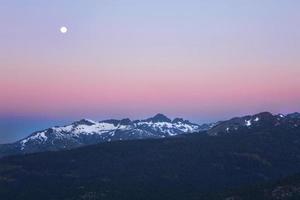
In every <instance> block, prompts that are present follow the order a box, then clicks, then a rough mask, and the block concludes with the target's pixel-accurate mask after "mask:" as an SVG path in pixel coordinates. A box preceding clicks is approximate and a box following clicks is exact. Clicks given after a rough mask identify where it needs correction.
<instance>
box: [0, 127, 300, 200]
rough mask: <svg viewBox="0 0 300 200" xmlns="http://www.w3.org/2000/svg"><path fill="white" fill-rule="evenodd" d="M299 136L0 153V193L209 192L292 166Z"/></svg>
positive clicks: (184, 195)
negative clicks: (20, 154)
mask: <svg viewBox="0 0 300 200" xmlns="http://www.w3.org/2000/svg"><path fill="white" fill-rule="evenodd" d="M299 144H300V129H299V128H297V129H290V130H288V131H281V130H279V129H278V130H273V131H271V132H270V131H266V132H264V131H261V132H253V133H252V134H231V135H220V136H218V137H209V136H205V135H203V134H186V135H184V136H183V137H178V138H177V137H173V138H164V139H158V140H151V139H150V140H130V141H122V142H120V141H114V142H111V143H102V144H98V145H93V146H86V147H81V148H77V149H73V150H68V151H59V152H44V153H37V154H30V155H25V156H14V157H6V158H2V159H1V160H0V196H1V198H4V199H7V200H10V199H14V200H18V199H33V200H34V199H45V200H47V199H82V200H83V199H104V200H105V199H106V200H114V199H146V200H147V199H212V198H210V197H211V196H210V195H209V193H211V192H213V193H214V192H215V191H220V190H224V189H229V188H233V187H240V186H246V185H248V184H256V183H260V182H265V181H272V180H276V179H278V178H281V177H285V176H289V175H291V174H294V173H299V172H300V157H299V155H300V145H299ZM16 191H17V192H16ZM215 199H220V198H219V197H218V196H217V197H215Z"/></svg>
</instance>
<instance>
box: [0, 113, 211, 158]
mask: <svg viewBox="0 0 300 200" xmlns="http://www.w3.org/2000/svg"><path fill="white" fill-rule="evenodd" d="M209 127H210V125H206V124H205V125H198V124H194V123H191V122H189V121H187V120H184V119H181V118H175V119H174V120H171V119H169V118H168V117H166V116H165V115H163V114H157V115H155V116H154V117H151V118H148V119H145V120H135V121H131V120H130V119H122V120H114V119H111V120H104V121H99V122H96V121H92V120H88V119H82V120H80V121H76V122H74V123H72V124H70V125H66V126H61V127H52V128H49V129H46V130H42V131H37V132H34V133H32V134H31V135H29V136H28V137H27V138H24V139H22V140H20V141H18V142H16V143H14V144H11V145H9V148H8V149H9V150H10V151H11V150H12V149H13V152H20V153H32V152H39V151H49V150H50V151H53V150H54V151H55V150H62V149H72V148H76V147H80V146H84V145H90V144H96V143H101V142H110V141H116V140H132V139H146V138H164V137H170V136H176V135H180V134H186V133H192V132H199V131H206V130H207V129H208V128H209ZM12 146H13V147H12ZM1 149H2V154H3V153H4V152H3V151H4V150H3V147H2V148H1V147H0V156H1ZM6 149H7V148H6Z"/></svg>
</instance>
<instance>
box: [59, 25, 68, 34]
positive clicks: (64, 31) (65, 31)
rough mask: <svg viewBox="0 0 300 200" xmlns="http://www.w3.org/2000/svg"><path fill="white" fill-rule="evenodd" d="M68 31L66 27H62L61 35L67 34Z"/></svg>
mask: <svg viewBox="0 0 300 200" xmlns="http://www.w3.org/2000/svg"><path fill="white" fill-rule="evenodd" d="M67 31H68V29H67V27H65V26H62V27H60V32H61V33H67Z"/></svg>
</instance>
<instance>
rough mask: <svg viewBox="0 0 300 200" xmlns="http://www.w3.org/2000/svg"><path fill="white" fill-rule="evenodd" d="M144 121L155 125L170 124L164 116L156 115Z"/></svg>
mask: <svg viewBox="0 0 300 200" xmlns="http://www.w3.org/2000/svg"><path fill="white" fill-rule="evenodd" d="M146 121H149V122H153V123H156V122H171V121H172V120H171V119H169V118H168V117H167V116H165V115H164V114H161V113H158V114H156V115H155V116H154V117H151V118H148V119H146Z"/></svg>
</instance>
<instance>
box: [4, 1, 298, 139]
mask: <svg viewBox="0 0 300 200" xmlns="http://www.w3.org/2000/svg"><path fill="white" fill-rule="evenodd" d="M299 10H300V1H297V0H278V1H273V0H226V1H224V0H211V1H204V0H203V1H201V0H184V1H183V0H143V1H140V0H89V1H85V0H77V1H74V0H51V1H48V0H24V1H19V0H3V1H1V4H0V26H1V28H0V143H6V142H12V141H15V140H17V139H20V138H22V137H25V136H26V135H28V134H29V133H30V132H32V131H35V130H40V129H43V128H47V127H49V126H53V125H63V124H64V123H70V122H72V121H73V120H77V119H80V118H90V119H94V120H101V119H106V118H123V117H130V118H132V119H141V118H145V117H149V116H152V115H154V114H156V113H164V114H166V115H168V116H170V117H171V118H172V117H177V116H178V117H183V118H186V119H189V120H191V121H193V122H197V123H204V122H211V121H218V120H223V119H227V118H231V117H233V116H239V115H245V114H254V113H257V112H262V111H270V112H273V113H289V112H295V111H300V104H299V102H300V92H299V91H300V78H299V74H300V56H299V52H300V28H299V27H300V20H299V19H300V12H299ZM62 26H66V27H67V28H68V32H67V33H65V34H62V33H61V32H60V27H62Z"/></svg>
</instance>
